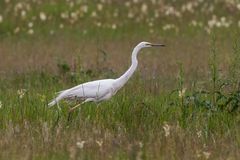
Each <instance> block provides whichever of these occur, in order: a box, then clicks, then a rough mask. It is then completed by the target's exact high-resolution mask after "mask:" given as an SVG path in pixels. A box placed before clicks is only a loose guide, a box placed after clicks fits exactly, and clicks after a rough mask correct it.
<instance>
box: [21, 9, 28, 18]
mask: <svg viewBox="0 0 240 160" xmlns="http://www.w3.org/2000/svg"><path fill="white" fill-rule="evenodd" d="M26 14H27V13H26V11H25V10H22V11H21V17H22V18H25V17H26Z"/></svg>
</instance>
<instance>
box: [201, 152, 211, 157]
mask: <svg viewBox="0 0 240 160" xmlns="http://www.w3.org/2000/svg"><path fill="white" fill-rule="evenodd" d="M203 155H204V157H205V158H206V159H209V157H210V155H211V153H210V152H203Z"/></svg>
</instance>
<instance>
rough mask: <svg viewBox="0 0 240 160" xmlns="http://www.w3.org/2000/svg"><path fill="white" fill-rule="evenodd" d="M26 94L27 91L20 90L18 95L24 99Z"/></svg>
mask: <svg viewBox="0 0 240 160" xmlns="http://www.w3.org/2000/svg"><path fill="white" fill-rule="evenodd" d="M26 92H27V90H26V89H19V90H17V94H18V96H19V98H20V99H22V98H23V96H24V95H25V93H26Z"/></svg>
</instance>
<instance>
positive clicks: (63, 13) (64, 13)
mask: <svg viewBox="0 0 240 160" xmlns="http://www.w3.org/2000/svg"><path fill="white" fill-rule="evenodd" d="M60 16H61V18H62V19H67V18H68V17H69V15H68V13H67V12H62V13H61V15H60Z"/></svg>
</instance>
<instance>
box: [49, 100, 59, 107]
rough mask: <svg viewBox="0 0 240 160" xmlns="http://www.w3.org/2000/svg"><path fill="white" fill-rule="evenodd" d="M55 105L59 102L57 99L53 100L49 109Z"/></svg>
mask: <svg viewBox="0 0 240 160" xmlns="http://www.w3.org/2000/svg"><path fill="white" fill-rule="evenodd" d="M55 104H57V101H56V99H53V100H52V101H51V102H50V103H48V107H52V106H54V105H55Z"/></svg>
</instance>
